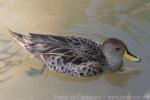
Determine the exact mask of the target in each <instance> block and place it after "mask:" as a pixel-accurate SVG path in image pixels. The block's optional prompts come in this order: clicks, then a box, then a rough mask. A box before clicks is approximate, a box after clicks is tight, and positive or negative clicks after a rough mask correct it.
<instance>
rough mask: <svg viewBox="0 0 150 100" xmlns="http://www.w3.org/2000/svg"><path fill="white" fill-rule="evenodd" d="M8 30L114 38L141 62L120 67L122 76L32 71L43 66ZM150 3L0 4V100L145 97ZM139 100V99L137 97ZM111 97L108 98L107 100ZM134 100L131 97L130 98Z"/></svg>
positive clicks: (49, 0) (44, 0)
mask: <svg viewBox="0 0 150 100" xmlns="http://www.w3.org/2000/svg"><path fill="white" fill-rule="evenodd" d="M7 29H11V30H13V31H16V32H20V33H23V34H27V33H28V32H36V33H43V34H44V33H45V34H57V35H76V36H81V37H86V38H90V39H93V40H95V41H99V42H100V43H102V42H103V41H104V40H105V39H106V38H109V37H117V38H119V39H121V40H123V41H124V42H125V43H126V44H127V45H128V48H129V50H130V51H131V52H133V53H134V54H136V55H138V56H140V57H141V58H142V62H141V63H132V62H127V61H125V62H124V68H126V71H125V72H123V73H110V74H103V75H100V76H96V77H92V78H81V79H80V78H73V77H66V76H63V75H59V74H57V73H55V72H49V71H48V70H46V71H45V72H44V74H42V75H40V74H36V73H35V70H31V68H36V69H40V68H41V66H42V64H41V63H40V62H39V61H38V60H36V59H34V58H32V57H30V54H29V53H28V52H27V51H25V50H24V49H22V48H21V47H20V46H19V45H18V44H17V43H16V42H12V37H11V36H10V34H9V33H8V31H7ZM149 31H150V1H149V0H24V1H23V0H1V1H0V35H1V37H0V55H1V56H0V99H2V100H10V99H13V100H67V99H68V100H96V99H97V100H112V98H113V97H111V96H118V97H114V98H115V99H114V100H119V96H120V98H121V96H127V97H128V98H127V99H128V100H131V96H136V97H135V98H136V99H135V98H134V99H135V100H137V98H140V99H142V100H146V98H144V97H143V96H146V95H150V85H149V82H150V78H149V76H150V68H149V64H150V63H149V61H150V53H149V51H150V32H149ZM138 96H139V97H138ZM109 98H111V99H109ZM132 99H133V97H132Z"/></svg>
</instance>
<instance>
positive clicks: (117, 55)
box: [102, 38, 141, 70]
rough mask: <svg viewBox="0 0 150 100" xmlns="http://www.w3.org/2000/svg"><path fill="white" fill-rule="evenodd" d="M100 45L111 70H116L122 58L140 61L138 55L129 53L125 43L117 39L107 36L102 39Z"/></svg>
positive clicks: (120, 64) (121, 62)
mask: <svg viewBox="0 0 150 100" xmlns="http://www.w3.org/2000/svg"><path fill="white" fill-rule="evenodd" d="M102 47H103V51H104V54H105V56H106V58H107V60H108V63H109V67H110V68H111V69H112V70H118V69H119V68H120V67H121V66H122V64H123V60H122V58H126V59H128V60H130V61H136V62H139V61H141V59H140V58H139V57H137V56H135V55H133V54H132V53H130V52H129V50H128V48H127V46H126V45H125V43H124V42H123V41H121V40H119V39H116V38H109V39H107V40H105V41H104V43H103V45H102Z"/></svg>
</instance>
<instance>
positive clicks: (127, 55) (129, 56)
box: [123, 51, 141, 62]
mask: <svg viewBox="0 0 150 100" xmlns="http://www.w3.org/2000/svg"><path fill="white" fill-rule="evenodd" d="M123 57H124V58H125V59H127V60H129V61H134V62H140V61H141V59H140V58H139V57H137V56H135V55H133V54H131V53H130V52H128V51H125V53H124V55H123Z"/></svg>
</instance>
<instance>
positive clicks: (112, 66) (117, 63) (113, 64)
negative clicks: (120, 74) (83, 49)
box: [105, 54, 123, 71]
mask: <svg viewBox="0 0 150 100" xmlns="http://www.w3.org/2000/svg"><path fill="white" fill-rule="evenodd" d="M105 56H106V59H107V63H108V65H107V69H108V70H110V71H117V70H118V69H120V68H121V67H122V64H123V61H122V58H118V57H116V56H110V55H108V54H105Z"/></svg>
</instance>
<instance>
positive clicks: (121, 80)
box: [105, 68, 141, 86]
mask: <svg viewBox="0 0 150 100" xmlns="http://www.w3.org/2000/svg"><path fill="white" fill-rule="evenodd" d="M140 73H141V70H139V69H133V68H126V69H125V70H124V71H122V72H116V73H107V74H105V79H106V80H107V81H108V82H109V83H110V84H112V85H116V86H123V85H124V84H125V83H126V82H127V81H128V80H129V79H130V77H132V76H134V75H139V74H140Z"/></svg>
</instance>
